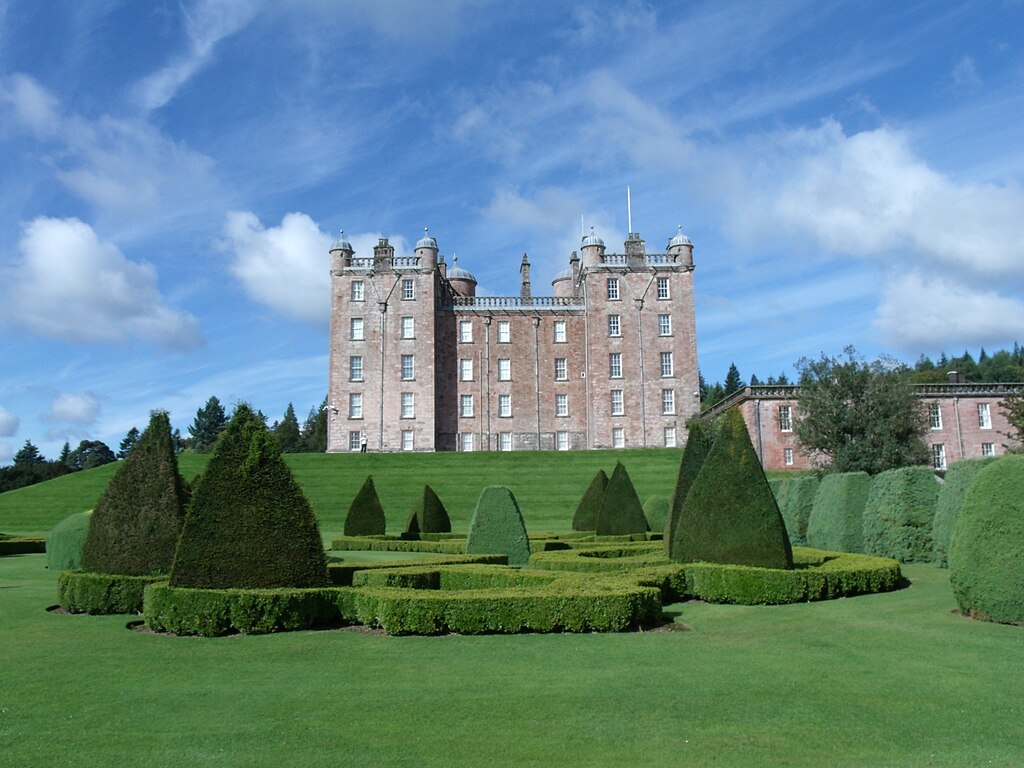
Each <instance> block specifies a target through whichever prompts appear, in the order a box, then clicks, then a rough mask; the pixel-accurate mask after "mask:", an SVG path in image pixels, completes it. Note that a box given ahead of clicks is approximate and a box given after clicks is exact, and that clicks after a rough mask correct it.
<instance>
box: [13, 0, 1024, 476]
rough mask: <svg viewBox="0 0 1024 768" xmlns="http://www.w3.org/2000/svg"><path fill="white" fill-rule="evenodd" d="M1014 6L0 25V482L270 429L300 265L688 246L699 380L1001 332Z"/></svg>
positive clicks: (1021, 296)
mask: <svg viewBox="0 0 1024 768" xmlns="http://www.w3.org/2000/svg"><path fill="white" fill-rule="evenodd" d="M1022 31H1024V4H1022V3H1021V2H1011V1H1010V0H1006V1H1005V2H1000V1H999V0H986V1H984V2H977V1H971V2H934V1H933V0H926V1H924V2H910V1H908V2H900V3H892V2H888V1H887V0H886V1H883V2H867V1H861V0H856V1H854V2H829V1H828V0H818V1H815V2H799V1H796V0H793V1H790V0H774V1H773V2H770V3H764V2H759V1H755V2H731V1H729V0H710V1H709V2H658V3H644V2H639V1H630V0H626V1H625V2H623V1H621V0H620V1H618V2H587V3H572V2H565V3H561V2H550V1H545V2H539V1H533V0H524V1H523V2H514V3H508V2H488V1H487V0H431V2H423V1H422V0H348V1H347V2H344V3H339V2H333V1H332V0H277V1H276V2H264V1H263V0H179V1H177V2H163V1H161V0H153V1H152V2H145V3H139V2H131V1H130V0H85V1H83V0H68V1H67V2H64V1H62V0H47V1H46V2H39V1H38V0H0V464H2V463H5V462H9V461H10V459H11V457H12V456H13V454H14V453H15V452H16V451H17V450H18V448H20V447H21V446H22V445H23V444H24V442H25V441H26V440H31V441H32V442H33V443H34V444H35V445H37V446H38V447H39V448H40V449H41V451H42V452H43V454H44V455H46V456H48V457H51V458H52V457H55V456H56V455H57V454H58V453H59V451H60V448H61V446H62V445H63V443H64V442H65V441H68V442H70V443H71V446H72V447H74V446H76V445H77V444H78V442H79V441H81V440H85V439H90V440H103V441H104V442H106V443H108V444H109V445H111V446H112V447H113V448H115V450H116V448H117V445H118V443H119V442H120V440H121V438H122V437H123V436H124V435H125V433H126V432H127V431H128V430H129V429H130V428H132V427H133V426H136V427H138V428H140V429H141V428H143V427H144V426H145V424H146V422H147V420H148V415H149V413H150V411H152V410H153V409H164V410H168V411H170V413H171V418H172V421H173V423H174V425H175V426H176V427H178V428H180V429H181V430H182V432H183V433H187V428H188V426H189V424H190V423H191V422H192V419H193V418H194V416H195V412H196V410H197V409H198V408H199V407H201V406H202V405H203V404H204V403H205V402H206V401H207V399H208V398H209V397H210V396H211V395H216V396H217V397H218V398H219V399H220V400H221V402H222V403H224V404H225V405H227V406H229V407H230V405H231V404H233V403H237V402H240V401H246V402H249V403H251V404H252V405H253V406H254V407H257V408H259V409H261V410H262V411H263V412H264V413H265V414H267V416H268V417H269V418H270V419H271V420H274V419H278V418H280V417H281V415H282V414H283V413H284V410H285V407H286V406H287V404H288V403H289V402H293V403H294V405H295V408H296V411H297V412H298V414H299V418H300V420H302V419H303V418H304V417H305V415H306V413H307V412H308V411H309V409H310V408H311V407H313V406H317V405H319V403H320V401H321V400H322V399H323V397H324V394H325V392H326V388H327V349H328V332H329V328H328V326H329V317H328V307H329V298H328V293H329V275H328V269H329V257H328V249H329V247H330V243H331V242H332V241H333V240H334V239H335V238H336V237H337V236H338V232H339V230H341V229H344V231H345V236H346V238H347V239H349V240H350V241H351V242H352V243H353V245H354V247H355V249H356V251H357V253H363V254H369V253H371V248H372V244H373V243H375V242H376V240H377V238H378V237H388V238H390V240H391V242H392V243H393V244H394V245H395V246H396V251H397V252H398V253H399V254H402V253H409V252H410V251H411V248H412V246H413V244H414V243H415V242H416V240H417V239H418V238H419V237H421V236H422V233H423V228H424V227H429V228H430V234H431V235H433V236H435V237H436V238H437V240H438V243H439V245H440V250H441V253H442V254H444V255H445V256H446V258H447V259H448V262H449V263H451V261H452V259H453V258H454V257H455V256H458V258H459V265H460V266H461V267H464V268H466V269H468V270H470V271H471V272H472V273H473V274H474V275H475V276H476V278H477V280H478V282H479V286H478V294H480V295H514V294H516V293H517V292H518V280H519V269H518V268H519V262H520V260H521V258H522V254H523V253H528V254H529V258H530V261H531V263H532V265H533V274H532V282H533V286H534V293H535V294H542V293H549V294H550V292H551V291H550V289H547V290H544V289H542V288H541V286H547V285H549V284H550V280H551V279H552V278H553V277H554V276H555V274H557V273H558V272H559V271H560V270H562V269H563V268H564V267H566V266H567V265H568V258H569V255H570V253H571V252H572V251H573V250H574V249H576V248H578V247H579V241H580V235H581V227H585V228H586V230H588V231H589V228H590V227H594V231H595V233H596V234H598V235H599V236H600V237H602V238H603V239H604V241H605V242H606V243H607V244H608V246H609V251H618V252H621V251H622V245H621V244H622V242H623V240H625V237H626V234H627V230H628V220H627V206H626V188H627V186H628V187H629V188H630V193H631V201H632V222H633V230H634V231H636V232H639V233H640V234H641V236H643V237H644V239H645V240H646V241H647V248H648V251H649V252H663V251H664V250H665V247H666V243H667V241H668V239H669V238H670V237H672V236H673V235H674V234H675V233H676V231H677V227H679V226H681V227H682V229H683V232H685V233H686V234H687V235H688V236H689V237H690V238H691V239H692V240H693V242H694V246H695V248H694V259H695V263H696V264H697V269H696V272H695V291H696V315H697V346H698V355H699V359H700V367H701V371H702V373H703V374H704V376H705V378H706V379H707V380H708V381H710V382H713V381H716V380H722V379H724V377H725V374H726V371H727V369H728V367H729V365H730V363H733V362H734V363H735V364H736V365H737V366H738V367H739V369H740V372H741V374H742V375H743V376H744V378H749V376H750V375H751V374H757V375H758V376H759V377H760V378H761V379H765V378H766V377H768V376H770V375H778V374H779V373H782V372H786V373H787V375H790V376H792V374H793V370H794V369H793V366H794V363H795V362H796V361H797V360H798V359H799V358H801V357H803V356H809V357H817V356H818V355H819V354H821V353H826V354H839V353H840V352H841V351H842V349H843V348H844V347H845V346H847V345H851V344H852V345H853V346H855V347H856V348H857V350H858V351H859V352H860V353H861V354H862V355H864V356H865V357H867V358H868V359H871V358H874V357H876V356H878V355H882V354H888V355H893V356H896V357H898V358H900V359H903V360H906V361H908V362H913V361H914V360H916V359H917V357H918V356H919V355H920V354H922V353H925V354H928V355H930V356H932V357H937V356H938V355H939V354H940V353H941V352H943V351H945V352H947V353H949V354H959V353H960V352H962V351H963V350H964V349H970V350H972V351H975V354H976V353H977V352H976V351H977V350H978V349H979V348H980V347H982V346H984V347H986V348H987V349H988V350H989V351H991V350H993V349H998V348H1000V347H1010V346H1012V344H1013V343H1014V341H1017V340H1020V341H1024V268H1022V267H1024V247H1022V243H1024V188H1022V182H1024V131H1022V129H1021V125H1022V123H1024V119H1022V118H1024V34H1022Z"/></svg>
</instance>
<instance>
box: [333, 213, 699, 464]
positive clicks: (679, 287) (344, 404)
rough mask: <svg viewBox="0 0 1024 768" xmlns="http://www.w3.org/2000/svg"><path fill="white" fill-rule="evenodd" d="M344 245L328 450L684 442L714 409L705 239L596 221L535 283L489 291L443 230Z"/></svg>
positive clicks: (523, 267)
mask: <svg viewBox="0 0 1024 768" xmlns="http://www.w3.org/2000/svg"><path fill="white" fill-rule="evenodd" d="M330 256H331V346H330V363H329V389H328V420H327V422H328V443H327V450H328V451H329V452H345V451H359V450H363V449H369V450H371V451H451V450H461V451H480V450H483V451H495V450H498V451H513V450H516V451H518V450H586V449H592V448H640V447H659V446H676V445H679V446H681V445H682V444H683V442H684V441H685V438H686V430H685V428H684V424H685V422H686V421H687V419H689V418H690V417H691V416H693V415H695V414H697V413H698V412H699V411H700V398H699V393H698V372H697V342H696V326H695V321H694V299H693V271H694V264H693V244H692V243H691V242H690V240H689V238H687V237H686V236H685V235H684V234H682V231H681V229H680V231H679V232H678V233H677V234H676V235H675V236H674V237H672V238H671V239H670V240H669V241H668V245H667V248H666V251H665V252H661V253H648V252H647V249H646V244H645V242H644V240H643V239H642V238H641V237H640V235H639V234H636V233H631V234H630V235H629V237H628V239H627V240H626V242H625V245H624V251H623V253H608V252H606V249H605V245H604V242H603V241H602V240H601V239H600V238H599V237H597V236H596V235H594V234H593V232H591V234H589V235H587V236H585V237H583V239H582V242H581V244H580V250H579V253H577V252H573V254H572V256H571V257H570V259H569V264H568V268H567V269H565V270H564V271H563V272H561V273H560V274H559V275H558V276H557V277H556V278H555V280H554V281H553V282H552V287H553V295H548V296H534V295H533V291H532V287H531V282H530V264H529V261H528V259H527V257H526V255H525V254H524V256H523V259H522V262H521V263H520V264H519V269H520V293H519V295H518V296H477V295H476V286H477V281H476V279H475V278H474V277H473V275H472V274H471V273H470V272H468V271H467V270H465V269H463V268H461V267H460V266H459V265H458V262H457V260H456V261H455V262H454V263H453V264H452V265H451V266H450V267H449V266H448V265H446V263H445V260H444V257H439V255H438V245H437V240H436V239H435V238H433V237H431V236H429V234H426V233H425V234H424V237H423V238H422V239H421V240H419V242H417V243H416V248H415V252H414V255H413V256H396V255H395V252H394V247H393V246H391V245H390V243H389V242H388V241H387V239H381V240H380V241H379V242H378V243H377V245H376V246H375V247H374V249H373V254H372V255H362V254H356V253H355V252H354V251H353V249H352V246H351V244H350V243H349V242H348V241H347V240H345V238H344V234H343V235H342V236H341V237H340V238H339V239H338V240H337V242H335V243H334V245H333V246H332V247H331V251H330Z"/></svg>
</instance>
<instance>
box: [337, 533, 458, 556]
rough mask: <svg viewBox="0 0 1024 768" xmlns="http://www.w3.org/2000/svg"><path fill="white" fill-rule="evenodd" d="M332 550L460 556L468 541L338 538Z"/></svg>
mask: <svg viewBox="0 0 1024 768" xmlns="http://www.w3.org/2000/svg"><path fill="white" fill-rule="evenodd" d="M331 549H338V550H345V549H349V550H357V551H358V550H364V551H371V552H440V553H443V554H454V555H458V554H463V553H464V552H465V551H466V540H465V538H459V539H448V540H425V541H420V540H418V539H414V540H409V539H397V538H391V537H386V536H385V537H380V538H376V537H374V538H371V537H363V536H336V537H334V538H333V539H331Z"/></svg>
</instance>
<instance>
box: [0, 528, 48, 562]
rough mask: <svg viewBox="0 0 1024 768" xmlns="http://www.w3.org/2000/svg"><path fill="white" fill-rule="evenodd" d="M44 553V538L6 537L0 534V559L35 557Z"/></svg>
mask: <svg viewBox="0 0 1024 768" xmlns="http://www.w3.org/2000/svg"><path fill="white" fill-rule="evenodd" d="M45 551H46V537H45V536H8V535H6V534H2V533H0V557H3V556H5V555H35V554H39V553H40V552H45Z"/></svg>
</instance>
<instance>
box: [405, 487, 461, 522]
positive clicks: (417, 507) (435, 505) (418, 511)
mask: <svg viewBox="0 0 1024 768" xmlns="http://www.w3.org/2000/svg"><path fill="white" fill-rule="evenodd" d="M451 530H452V521H451V520H450V519H449V517H448V510H446V509H445V508H444V504H443V503H442V502H441V499H439V498H438V496H437V494H436V493H434V489H433V488H431V487H430V486H429V485H424V486H423V493H422V494H420V495H419V497H417V499H416V501H415V502H414V503H413V507H412V511H411V512H410V513H409V522H408V523H407V524H406V526H405V532H406V534H420V533H451Z"/></svg>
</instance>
